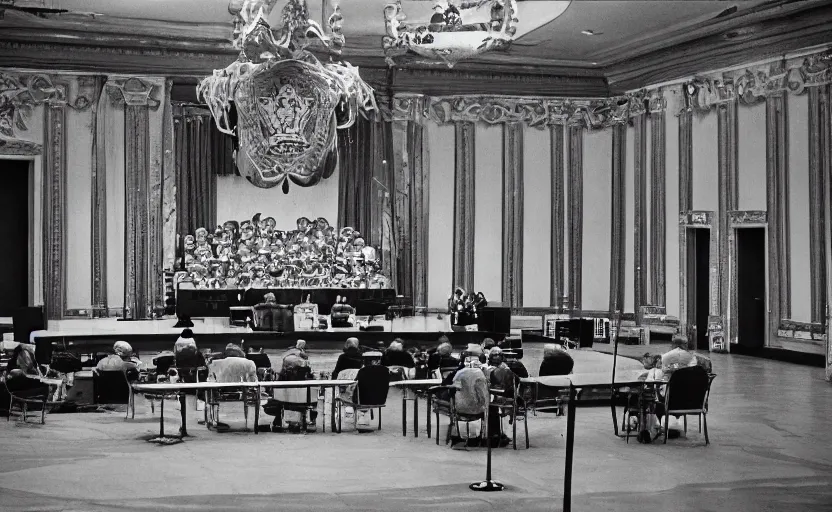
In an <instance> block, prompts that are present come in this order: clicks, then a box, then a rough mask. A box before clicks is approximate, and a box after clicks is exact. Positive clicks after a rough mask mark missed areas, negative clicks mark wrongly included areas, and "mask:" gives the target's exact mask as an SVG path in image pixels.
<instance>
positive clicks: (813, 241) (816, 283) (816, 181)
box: [809, 86, 832, 323]
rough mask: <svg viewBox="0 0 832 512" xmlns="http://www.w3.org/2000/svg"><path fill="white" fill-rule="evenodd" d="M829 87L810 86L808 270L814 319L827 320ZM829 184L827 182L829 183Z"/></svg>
mask: <svg viewBox="0 0 832 512" xmlns="http://www.w3.org/2000/svg"><path fill="white" fill-rule="evenodd" d="M829 100H830V98H829V87H828V86H823V87H811V88H809V272H810V300H811V302H810V307H811V321H812V322H818V323H824V322H825V321H826V272H827V271H828V270H827V269H826V268H825V267H826V246H825V242H824V233H825V227H824V211H825V210H824V208H828V207H829V205H827V204H825V201H824V186H825V184H824V179H823V177H824V174H825V167H826V166H828V165H829V161H828V160H827V158H828V157H827V154H828V148H829V145H830V144H832V138H830V134H829V126H830V120H829V117H828V116H829ZM826 186H828V184H827V185H826Z"/></svg>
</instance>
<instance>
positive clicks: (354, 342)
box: [344, 338, 358, 350]
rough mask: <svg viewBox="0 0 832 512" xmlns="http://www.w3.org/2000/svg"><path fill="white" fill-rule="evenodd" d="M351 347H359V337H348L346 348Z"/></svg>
mask: <svg viewBox="0 0 832 512" xmlns="http://www.w3.org/2000/svg"><path fill="white" fill-rule="evenodd" d="M350 348H358V338H347V341H346V342H345V343H344V350H347V349H350Z"/></svg>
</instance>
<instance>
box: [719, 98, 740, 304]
mask: <svg viewBox="0 0 832 512" xmlns="http://www.w3.org/2000/svg"><path fill="white" fill-rule="evenodd" d="M717 159H718V171H717V172H718V176H719V180H718V200H719V209H718V210H717V236H718V237H719V262H718V263H719V295H718V297H717V300H718V302H719V311H720V315H721V316H722V318H727V314H728V297H729V293H730V290H729V277H730V276H729V272H728V234H729V230H728V212H729V211H734V210H736V209H737V207H738V206H737V205H738V202H739V197H738V190H737V185H738V182H737V165H738V154H737V101H736V100H733V101H728V102H726V103H723V104H721V105H719V106H718V107H717Z"/></svg>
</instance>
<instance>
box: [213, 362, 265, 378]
mask: <svg viewBox="0 0 832 512" xmlns="http://www.w3.org/2000/svg"><path fill="white" fill-rule="evenodd" d="M208 378H209V380H211V381H215V382H256V381H257V366H255V365H254V361H251V360H249V359H243V358H242V357H226V358H225V359H217V360H216V361H211V364H210V365H208Z"/></svg>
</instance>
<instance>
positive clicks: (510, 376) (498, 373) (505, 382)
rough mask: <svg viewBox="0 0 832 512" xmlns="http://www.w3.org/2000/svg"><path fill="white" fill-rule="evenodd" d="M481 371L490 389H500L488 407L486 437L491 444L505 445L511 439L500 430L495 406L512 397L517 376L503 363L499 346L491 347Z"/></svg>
mask: <svg viewBox="0 0 832 512" xmlns="http://www.w3.org/2000/svg"><path fill="white" fill-rule="evenodd" d="M483 372H485V376H486V377H488V382H489V386H490V387H491V389H497V390H502V393H501V394H500V395H495V396H494V399H493V400H492V402H491V405H490V406H489V409H488V437H489V438H490V439H491V443H492V444H491V446H500V447H503V446H507V445H508V443H509V442H511V440H510V439H509V438H508V436H507V435H505V434H503V433H502V432H500V430H501V422H500V410H499V408H498V407H497V406H498V405H500V404H501V403H503V402H505V401H506V400H507V399H511V398H513V397H514V383H515V379H516V378H517V376H516V375H515V374H514V372H513V371H512V370H511V368H509V367H508V365H507V364H506V363H505V361H504V358H503V350H502V349H501V348H499V347H494V348H493V349H491V352H490V353H489V354H488V366H487V367H485V368H483Z"/></svg>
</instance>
